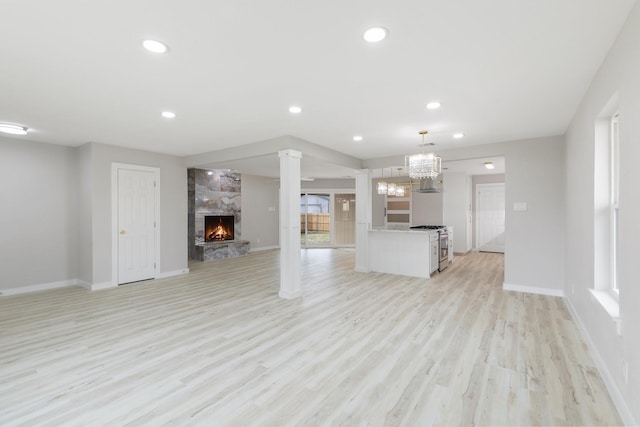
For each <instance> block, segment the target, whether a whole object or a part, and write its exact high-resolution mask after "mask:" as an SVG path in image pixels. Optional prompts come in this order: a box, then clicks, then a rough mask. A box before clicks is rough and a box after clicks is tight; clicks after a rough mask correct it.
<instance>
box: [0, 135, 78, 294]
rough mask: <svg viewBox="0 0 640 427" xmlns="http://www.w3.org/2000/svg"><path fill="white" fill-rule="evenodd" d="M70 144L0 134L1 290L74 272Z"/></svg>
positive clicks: (74, 203)
mask: <svg viewBox="0 0 640 427" xmlns="http://www.w3.org/2000/svg"><path fill="white" fill-rule="evenodd" d="M77 182H78V168H77V162H76V152H75V150H74V149H73V148H68V147H60V146H57V145H50V144H40V143H35V142H29V141H25V140H22V139H17V138H16V139H14V138H9V137H7V138H3V137H0V185H1V186H2V191H1V194H2V202H1V203H2V209H0V236H1V239H2V243H1V244H0V262H2V265H1V267H0V269H1V270H2V272H1V273H0V274H1V275H0V277H1V280H0V289H9V288H19V287H23V286H28V285H41V284H50V283H55V282H62V281H69V280H74V279H75V278H76V277H77V276H76V275H77V258H78V248H77V240H78V239H77V237H78V227H77Z"/></svg>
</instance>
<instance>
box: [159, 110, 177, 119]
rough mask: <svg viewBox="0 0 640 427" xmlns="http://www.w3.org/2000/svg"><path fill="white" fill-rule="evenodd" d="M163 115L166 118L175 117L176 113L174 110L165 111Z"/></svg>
mask: <svg viewBox="0 0 640 427" xmlns="http://www.w3.org/2000/svg"><path fill="white" fill-rule="evenodd" d="M162 117H164V118H165V119H175V118H176V113H174V112H173V111H163V112H162Z"/></svg>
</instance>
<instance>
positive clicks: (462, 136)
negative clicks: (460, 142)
mask: <svg viewBox="0 0 640 427" xmlns="http://www.w3.org/2000/svg"><path fill="white" fill-rule="evenodd" d="M453 137H454V138H455V139H460V138H464V133H462V132H458V133H454V134H453Z"/></svg>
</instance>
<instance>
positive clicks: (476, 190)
mask: <svg viewBox="0 0 640 427" xmlns="http://www.w3.org/2000/svg"><path fill="white" fill-rule="evenodd" d="M488 187H502V190H503V192H504V193H505V228H504V229H505V235H506V234H507V222H506V213H507V212H506V210H507V206H506V197H507V195H506V186H505V183H504V182H486V183H484V182H483V183H478V184H476V185H475V188H474V189H473V191H474V197H475V208H474V212H473V214H474V216H475V221H474V227H475V232H474V236H475V245H474V246H475V247H474V248H473V250H474V252H479V251H480V244H479V240H480V239H479V238H478V235H479V234H480V227H479V225H478V223H479V222H480V221H479V220H480V218H479V215H478V199H479V197H478V193H479V192H480V191H479V190H480V189H482V188H488ZM502 253H504V252H502Z"/></svg>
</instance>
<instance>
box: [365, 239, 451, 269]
mask: <svg viewBox="0 0 640 427" xmlns="http://www.w3.org/2000/svg"><path fill="white" fill-rule="evenodd" d="M368 241H369V243H368V260H369V263H368V265H369V269H370V270H371V271H377V272H380V273H391V274H400V275H403V276H412V277H423V278H426V279H428V278H430V277H431V275H432V274H433V273H434V272H435V271H438V261H439V248H438V232H437V230H410V229H388V228H384V227H382V228H373V229H370V230H369V236H368Z"/></svg>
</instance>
